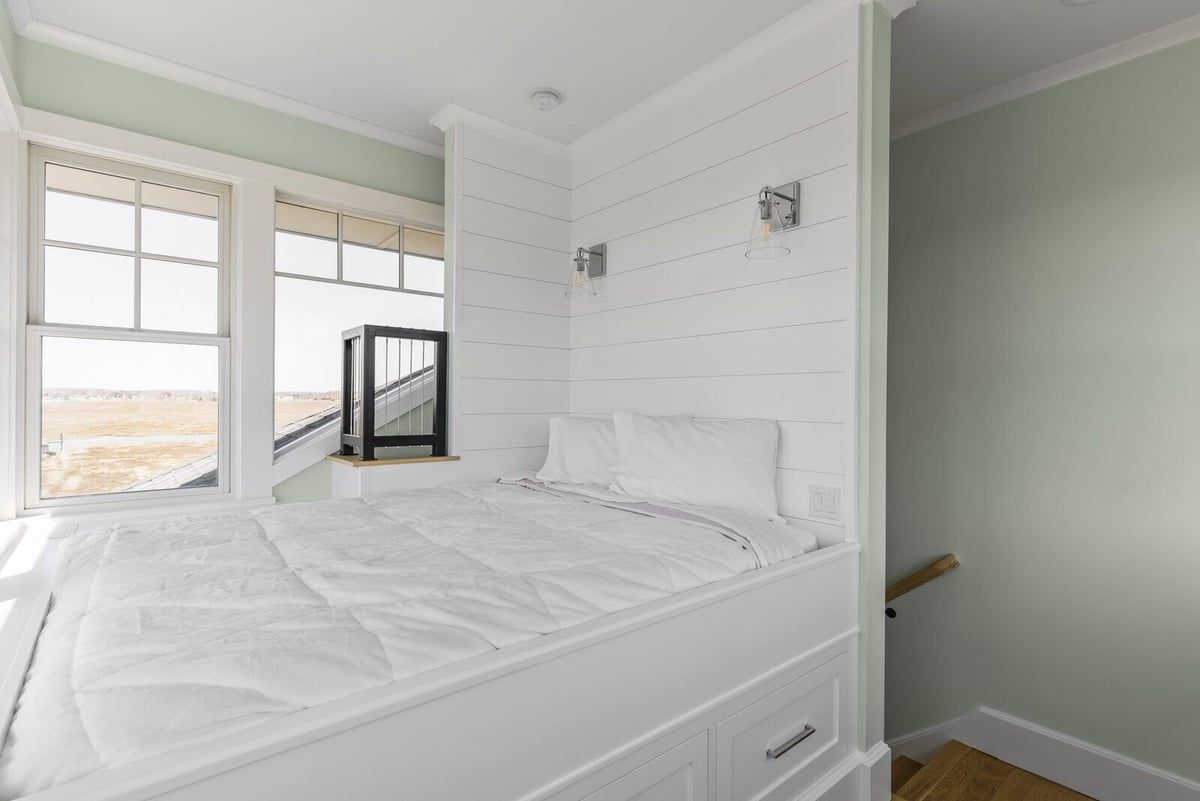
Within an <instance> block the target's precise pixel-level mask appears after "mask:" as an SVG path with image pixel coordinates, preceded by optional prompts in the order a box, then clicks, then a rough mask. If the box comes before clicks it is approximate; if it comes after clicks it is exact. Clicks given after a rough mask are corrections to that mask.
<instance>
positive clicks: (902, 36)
mask: <svg viewBox="0 0 1200 801" xmlns="http://www.w3.org/2000/svg"><path fill="white" fill-rule="evenodd" d="M1197 14H1200V0H1099V2H1096V3H1094V4H1092V5H1085V6H1076V7H1068V6H1065V5H1063V4H1062V3H1060V2H1059V0H918V2H917V5H916V7H915V8H913V9H912V10H910V11H906V12H905V13H903V14H901V15H900V16H899V17H898V18H897V19H896V23H895V26H894V28H893V37H894V38H893V45H892V66H893V73H892V121H893V123H896V124H900V123H903V122H905V121H906V120H910V119H912V118H915V117H918V116H919V115H923V114H928V113H929V112H933V111H935V110H937V109H942V108H944V107H946V106H949V105H951V104H953V103H956V102H959V101H962V100H963V99H964V98H968V97H970V96H971V95H974V94H976V93H978V92H981V91H984V90H987V89H990V88H992V87H996V86H999V85H1001V84H1005V83H1008V82H1009V81H1013V80H1015V79H1018V78H1022V77H1024V76H1027V75H1030V74H1031V73H1035V72H1038V71H1041V70H1044V69H1046V68H1048V67H1051V66H1054V65H1056V64H1061V63H1062V62H1064V61H1068V60H1071V59H1074V58H1078V57H1079V56H1083V55H1085V54H1087V53H1091V52H1092V51H1095V50H1099V49H1100V48H1102V47H1106V46H1108V45H1111V44H1115V43H1117V42H1121V41H1124V40H1126V39H1130V38H1132V37H1134V36H1138V35H1140V34H1143V33H1147V32H1149V31H1152V30H1155V29H1157V28H1161V27H1163V26H1165V25H1169V24H1171V23H1175V22H1178V21H1180V20H1183V19H1186V18H1188V17H1192V16H1195V15H1197Z"/></svg>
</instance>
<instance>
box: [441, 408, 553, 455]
mask: <svg viewBox="0 0 1200 801" xmlns="http://www.w3.org/2000/svg"><path fill="white" fill-rule="evenodd" d="M458 438H459V443H460V447H461V449H462V450H468V451H475V450H491V449H496V448H528V447H532V446H542V447H544V446H546V444H547V443H548V442H549V439H550V415H548V414H468V415H464V416H463V417H462V419H461V420H460V421H459V434H458Z"/></svg>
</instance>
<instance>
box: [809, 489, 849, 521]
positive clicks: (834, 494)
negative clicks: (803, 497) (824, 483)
mask: <svg viewBox="0 0 1200 801" xmlns="http://www.w3.org/2000/svg"><path fill="white" fill-rule="evenodd" d="M808 513H809V514H810V515H812V516H813V517H819V518H821V519H822V520H841V519H842V491H841V489H839V488H838V487H821V486H818V485H816V484H811V485H809V488H808Z"/></svg>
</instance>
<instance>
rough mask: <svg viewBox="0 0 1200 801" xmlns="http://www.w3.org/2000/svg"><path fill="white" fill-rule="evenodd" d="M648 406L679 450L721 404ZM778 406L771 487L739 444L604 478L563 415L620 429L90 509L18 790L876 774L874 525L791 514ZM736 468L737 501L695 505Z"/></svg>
mask: <svg viewBox="0 0 1200 801" xmlns="http://www.w3.org/2000/svg"><path fill="white" fill-rule="evenodd" d="M643 419H644V420H645V421H646V424H647V425H650V426H663V427H664V428H663V429H662V430H663V431H664V432H665V434H667V435H668V436H666V438H665V439H664V440H663V447H662V448H661V449H660V451H662V452H664V453H665V452H666V451H670V452H671V454H672V458H677V459H679V458H680V457H679V455H678V453H677V452H679V451H680V446H679V445H678V444H676V442H677V440H678V439H679V435H678V433H677V432H678V431H679V430H683V431H685V432H687V431H693V429H694V430H695V431H699V430H700V428H696V427H697V426H699V427H701V428H702V427H703V426H706V425H710V424H708V423H703V422H695V421H691V420H690V419H686V420H684V419H667V418H662V419H660V420H656V419H652V418H643ZM635 422H636V421H635ZM760 422H761V421H760ZM754 424H755V423H754V421H749V422H747V423H738V424H736V425H737V426H741V428H740V429H739V431H740V432H742V433H744V432H745V431H746V430H748V429H747V426H750V425H754ZM712 425H715V426H716V427H717V428H715V429H713V431H712V432H711V433H712V434H713V435H714V436H717V435H718V434H719V437H720V438H721V439H720V441H726V442H727V441H731V440H734V439H736V440H738V441H744V442H748V441H749V440H750V439H752V438H733V437H730V436H729V433H730V432H729V431H728V430H721V431H718V430H717V429H721V428H722V427H724V429H728V427H729V426H730V425H734V424H732V423H717V424H712ZM773 425H774V424H770V425H769V426H767V425H759V428H760V429H761V430H762V437H761V442H760V446H759V450H760V451H762V453H760V454H759V455H758V456H756V461H757V462H760V463H764V462H765V463H766V466H767V468H769V469H766V470H763V471H762V473H763V477H764V481H760V482H759V489H761V490H762V492H760V493H759V494H758V496H755V494H754V492H752V491H750V492H748V491H744V490H743V489H741V488H736V487H733V486H732V485H733V484H734V483H735V481H745V475H747V472H746V469H745V468H744V467H743V468H739V469H738V472H737V473H736V475H734V474H733V473H731V474H730V478H729V480H724V481H723V480H720V479H719V478H718V477H716V472H717V471H716V469H708V470H706V471H705V472H704V473H703V474H702V475H697V476H695V477H693V478H692V479H691V480H685V478H684V475H683V473H684V470H685V469H695V468H696V465H695V464H693V463H694V462H696V460H697V458H698V457H691V458H690V459H689V460H688V461H687V462H686V463H685V461H683V460H680V461H677V463H676V464H675V465H673V466H670V465H668V466H669V467H670V469H668V470H664V469H663V465H664V463H663V462H661V461H657V460H656V461H651V462H649V463H647V467H648V468H650V472H648V473H645V475H646V476H649V477H653V476H654V475H659V476H665V478H662V479H655V480H656V481H666V480H668V479H671V478H673V479H674V480H675V481H676V486H675V487H674V489H671V488H670V487H669V486H665V485H664V487H662V488H658V487H651V486H649V485H646V487H645V492H646V493H651V492H657V493H658V496H657V497H655V498H654V500H652V501H646V500H639V499H638V498H637V497H634V496H631V495H630V494H629V493H627V492H625V491H624V490H622V489H621V488H620V487H619V486H617V484H619V483H620V477H618V480H617V484H613V485H612V486H611V487H610V486H608V485H607V484H605V483H586V482H582V481H580V480H579V478H578V475H579V474H580V473H581V472H582V473H585V474H586V473H590V474H591V475H593V476H596V477H598V478H606V477H607V476H608V475H609V473H608V466H607V465H608V464H609V463H610V462H612V461H613V460H614V458H615V454H616V453H617V451H616V450H615V449H614V448H615V445H614V441H613V440H612V423H611V422H610V421H597V420H564V421H563V423H562V425H561V426H560V427H559V428H561V429H562V431H560V432H558V433H559V434H561V435H562V438H561V441H562V442H564V443H565V442H568V441H569V440H570V437H571V436H574V435H575V434H580V432H582V435H585V436H586V438H592V439H594V438H595V437H596V436H597V434H598V433H599V435H601V436H602V437H603V438H607V439H606V442H607V445H606V446H605V448H601V449H599V450H595V449H580V448H579V447H575V448H574V449H573V450H571V451H570V453H569V455H570V456H571V458H569V459H567V460H566V461H564V462H563V463H562V464H561V465H560V467H561V468H563V469H565V470H567V472H571V471H574V473H575V474H576V476H575V478H573V480H572V481H571V482H569V483H564V482H562V481H556V480H549V479H547V477H546V473H547V471H551V464H552V461H553V460H552V459H548V461H547V466H546V467H544V468H543V471H540V472H539V474H538V475H532V474H528V475H521V476H512V477H509V478H507V479H501V480H500V481H498V482H488V483H482V484H469V485H459V486H448V487H439V488H434V489H428V490H421V491H419V492H402V493H396V494H390V495H386V496H382V497H374V498H353V499H339V500H330V501H321V502H315V503H308V504H288V505H280V506H271V507H265V508H261V509H256V510H250V511H240V512H227V513H220V514H206V515H175V516H170V517H162V518H157V519H142V520H140V521H139V520H126V521H123V522H121V523H119V524H112V525H107V526H101V527H95V528H91V529H88V530H84V531H81V532H79V533H76V534H74V535H73V536H71V537H70V538H68V539H67V540H65V541H64V543H63V544H62V546H61V547H59V548H50V549H48V550H47V553H48V554H49V555H50V557H48V558H49V559H50V561H53V562H55V563H61V564H62V565H63V566H62V568H61V569H57V570H49V569H46V570H43V571H42V573H43V574H44V575H45V576H46V577H49V576H50V575H52V574H53V575H56V576H57V577H56V578H55V580H54V581H55V583H54V587H55V588H54V602H53V605H52V608H51V609H50V611H49V613H48V614H47V615H46V618H45V622H44V627H43V628H42V632H41V634H40V637H39V638H38V642H37V647H36V650H35V651H34V654H33V657H32V660H31V661H30V662H20V661H19V660H14V662H13V665H17V666H19V667H20V669H21V672H22V673H24V667H25V664H28V666H29V669H28V673H27V677H26V678H25V680H24V682H23V686H22V687H21V691H20V700H19V702H18V703H16V704H15V713H14V715H13V716H12V719H11V726H10V727H9V729H8V736H7V738H6V741H5V743H4V747H3V750H2V751H0V799H16V798H27V799H30V801H33V800H34V799H36V801H75V799H84V798H86V799H117V798H121V799H143V798H144V799H149V798H156V799H170V801H185V799H192V798H195V799H200V798H215V797H220V798H256V799H257V798H275V797H286V798H289V799H310V798H311V799H328V798H331V797H354V798H392V797H401V798H421V799H442V798H444V799H467V798H471V799H474V798H496V799H523V800H524V801H551V800H553V801H582V799H587V800H588V801H627V800H628V799H650V798H653V799H660V798H661V799H671V801H675V799H678V801H701V799H704V801H711V800H712V799H716V800H717V801H735V800H736V801H742V799H749V798H755V799H764V800H765V799H770V801H777V800H778V801H782V800H783V799H795V798H805V799H807V798H813V799H816V798H825V799H837V798H859V797H862V798H865V797H866V796H865V795H864V794H863V793H865V792H866V789H865V788H866V787H867V783H866V781H865V780H864V779H863V777H862V772H863V771H864V770H866V771H868V772H869V770H870V766H871V760H870V759H868V758H867V755H863V754H861V753H859V752H857V751H856V749H855V748H854V745H853V743H854V736H855V729H856V718H855V715H854V703H855V700H856V696H855V693H854V692H852V688H854V687H855V682H856V649H857V637H856V634H857V630H856V628H855V621H854V618H855V607H856V597H857V588H856V579H857V548H856V547H855V546H854V545H852V544H847V543H840V544H833V545H831V546H830V547H826V548H818V541H817V538H816V537H815V536H814V535H813V534H812V533H810V532H808V531H806V530H805V529H803V528H800V527H797V526H795V525H788V524H785V523H784V522H783V521H782V520H781V519H780V518H778V516H777V515H774V514H773V512H774V506H773V504H774V499H773V495H772V492H773V490H772V489H771V488H770V487H765V484H764V482H765V480H766V477H767V476H769V475H771V474H773V468H772V467H771V466H772V465H773V463H774V439H773V438H774V437H775V436H776V435H775V433H774V430H773V428H772V426H773ZM680 426H682V427H683V428H682V429H680V428H679V427H680ZM672 427H674V429H675V431H672V430H671V428H672ZM572 431H575V434H572V433H571V432H572ZM693 433H694V431H693ZM751 433H753V431H751ZM631 439H632V440H633V441H636V442H642V441H643V440H644V441H650V439H651V437H650V436H649V435H646V436H643V437H632V438H631ZM551 441H552V451H553V449H554V444H555V442H556V441H558V439H557V435H554V436H552V440H551ZM715 441H717V440H710V441H709V445H710V446H711V443H712V442H715ZM697 443H698V446H699V444H702V443H701V441H700V440H697ZM591 444H592V445H594V444H595V443H594V442H593V443H591ZM636 447H640V445H638V446H634V445H630V444H625V445H622V448H621V449H620V450H621V453H620V459H621V461H620V463H621V464H623V465H633V466H636V465H637V454H636V452H633V451H631V448H636ZM707 447H708V446H706V448H705V449H704V450H705V453H708V450H707ZM743 447H747V448H753V447H754V446H752V445H745V446H743ZM589 448H591V445H589ZM631 453H632V454H633V455H632V456H631ZM763 454H765V458H764V456H763ZM581 455H586V456H587V458H586V459H582V458H581ZM589 460H590V461H591V464H590V465H589ZM741 463H742V464H745V463H746V460H742V462H741ZM614 469H615V468H614ZM656 471H657V472H656ZM632 475H635V473H634V472H633V471H632V470H631V471H630V472H629V473H628V474H627V475H626V477H629V476H632ZM701 481H708V482H709V486H708V488H707V489H702V488H701V487H700V486H699V482H701ZM764 487H765V488H764ZM751 489H753V488H751ZM672 492H674V493H676V494H677V495H680V497H685V498H686V497H690V498H691V501H692V502H691V503H683V502H680V501H679V500H678V498H675V497H673V496H672V495H671V493H672ZM721 493H725V494H727V495H730V493H733V494H732V495H730V497H731V498H734V499H735V500H740V499H742V498H746V499H748V500H747V503H746V504H744V508H740V509H734V508H731V506H736V505H737V504H736V503H732V504H731V503H726V504H725V505H724V506H722V507H721V508H714V507H708V506H700V505H696V503H697V499H699V498H704V499H708V498H710V497H717V496H718V495H720V494H721ZM43 561H44V562H46V563H47V564H49V563H50V562H47V560H45V559H44V560H43ZM30 581H32V579H30ZM43 583H47V582H43ZM33 590H36V592H35V593H33V594H34V595H36V594H37V593H43V594H44V590H45V587H41V588H40V589H39V588H38V586H37V583H36V582H34V584H33ZM24 594H25V596H27V597H28V596H30V595H31V593H30V592H29V591H25V592H24ZM39 597H40V596H39ZM34 606H36V603H35V604H34ZM31 620H32V618H31ZM37 622H38V623H39V624H40V623H41V621H40V618H38V619H37ZM8 628H10V629H11V628H12V627H11V626H9V627H8ZM26 628H33V629H34V632H35V633H36V627H31V626H29V625H27V626H26ZM26 640H27V643H26V644H25V645H22V646H20V647H19V648H18V649H17V650H20V648H28V649H29V650H33V647H32V639H31V638H30V637H26ZM8 672H9V677H8V679H6V680H5V681H4V683H3V686H2V687H0V690H2V691H3V694H4V698H5V699H7V701H8V702H11V700H12V697H15V690H14V689H13V686H14V682H13V680H12V674H13V668H12V667H11V666H10V668H9V671H8ZM2 722H3V721H0V724H2ZM764 754H765V756H764ZM464 765H469V766H470V768H471V769H470V770H463V766H464Z"/></svg>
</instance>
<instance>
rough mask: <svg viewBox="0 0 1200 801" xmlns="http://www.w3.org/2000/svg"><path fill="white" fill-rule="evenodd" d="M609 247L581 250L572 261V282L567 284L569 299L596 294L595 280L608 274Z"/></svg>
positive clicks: (595, 246)
mask: <svg viewBox="0 0 1200 801" xmlns="http://www.w3.org/2000/svg"><path fill="white" fill-rule="evenodd" d="M607 257H608V245H605V244H600V245H592V246H591V247H590V248H579V249H578V250H576V251H575V255H574V257H572V259H571V280H569V281H568V282H567V291H566V292H564V293H563V294H565V295H566V296H567V297H568V298H578V297H591V296H593V295H595V294H596V285H595V284H594V283H592V279H593V278H601V277H603V276H604V274H605V273H606V272H608V269H607V268H608V264H607Z"/></svg>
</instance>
